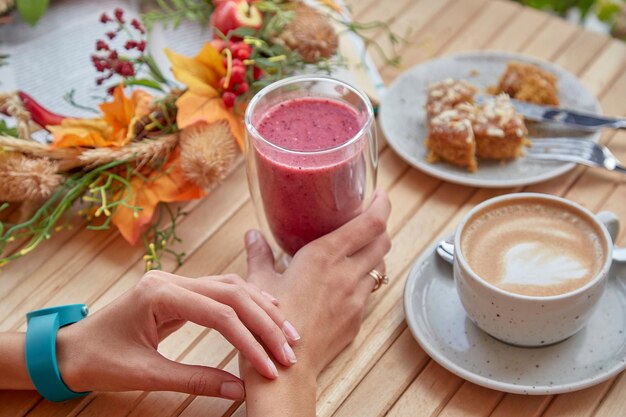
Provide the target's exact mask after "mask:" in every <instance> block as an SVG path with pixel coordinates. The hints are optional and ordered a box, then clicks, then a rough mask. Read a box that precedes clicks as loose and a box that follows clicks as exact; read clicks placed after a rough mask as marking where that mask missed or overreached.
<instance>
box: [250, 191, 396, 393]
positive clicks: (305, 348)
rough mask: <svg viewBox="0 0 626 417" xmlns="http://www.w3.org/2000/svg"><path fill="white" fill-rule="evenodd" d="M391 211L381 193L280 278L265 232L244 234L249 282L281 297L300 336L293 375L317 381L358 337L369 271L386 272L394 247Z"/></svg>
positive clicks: (302, 254) (310, 247) (368, 290)
mask: <svg viewBox="0 0 626 417" xmlns="http://www.w3.org/2000/svg"><path fill="white" fill-rule="evenodd" d="M390 210H391V206H390V203H389V200H388V199H387V197H386V195H384V194H383V193H382V192H377V193H376V194H375V196H374V199H373V201H372V203H371V205H370V206H369V207H368V208H367V210H365V211H364V212H363V213H362V214H361V215H359V216H357V217H356V218H354V219H353V220H351V221H350V222H348V223H347V224H345V225H344V226H342V227H340V228H339V229H337V230H336V231H334V232H332V233H330V234H328V235H326V236H324V237H322V238H320V239H318V240H316V241H314V242H311V243H310V244H308V245H307V246H305V247H303V248H302V249H301V250H300V251H298V253H296V255H295V256H294V258H293V260H292V261H291V263H290V265H289V267H288V268H287V270H286V271H285V272H284V273H283V274H282V275H280V274H277V273H276V271H275V270H274V259H273V257H272V252H271V250H270V248H269V246H268V245H267V242H266V241H265V239H263V237H262V236H261V234H260V233H259V232H257V231H250V232H248V234H247V235H246V249H247V252H248V273H249V275H248V282H250V283H253V284H255V285H256V286H258V287H259V288H261V289H263V290H266V291H268V292H269V293H272V294H273V295H275V296H276V297H278V299H279V300H280V308H281V311H283V312H284V313H285V314H287V315H288V316H289V317H290V318H291V319H292V321H293V324H294V325H295V326H296V327H297V328H298V331H299V332H300V335H301V336H302V338H301V340H300V341H298V343H297V345H296V352H297V354H298V364H297V365H296V366H294V368H293V370H294V372H296V371H297V369H299V370H303V369H306V370H307V372H311V373H312V374H313V376H314V377H315V378H317V376H318V375H319V373H320V372H321V370H322V369H323V368H324V367H325V366H326V365H327V364H328V363H329V362H330V361H331V360H332V359H333V358H334V357H335V356H336V355H337V354H338V353H339V352H340V351H341V350H342V349H343V348H345V347H346V346H347V345H348V344H349V343H350V342H351V341H352V340H353V339H354V337H355V336H356V335H357V333H358V330H359V327H360V325H361V320H362V317H363V311H364V307H365V303H366V301H367V298H368V296H369V294H370V293H371V291H372V289H373V288H374V285H375V281H374V280H373V279H372V278H371V277H370V276H369V275H368V272H369V271H371V270H372V269H376V270H378V271H379V272H381V273H383V272H384V263H383V256H384V255H385V254H386V253H387V252H388V251H389V249H390V247H391V242H390V239H389V236H388V235H387V233H386V224H387V220H388V218H389V213H390ZM242 376H245V374H244V373H242ZM244 379H245V378H244ZM246 384H248V381H247V380H246Z"/></svg>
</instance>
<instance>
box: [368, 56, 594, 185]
mask: <svg viewBox="0 0 626 417" xmlns="http://www.w3.org/2000/svg"><path fill="white" fill-rule="evenodd" d="M510 61H522V62H528V63H532V64H535V65H537V66H539V67H541V68H543V69H545V70H547V71H549V72H551V73H552V74H554V75H556V77H557V78H558V89H559V100H560V102H561V106H562V107H564V108H569V109H572V110H579V111H586V112H591V113H596V114H601V112H602V110H601V108H600V104H599V103H598V100H596V98H595V97H594V96H593V95H592V94H591V93H590V92H589V91H588V90H587V89H586V88H585V87H584V86H583V85H582V83H581V82H580V81H579V80H578V79H577V78H576V77H575V76H574V75H573V74H571V73H569V72H567V71H565V70H564V69H562V68H560V67H557V66H556V65H553V64H550V63H548V62H545V61H541V60H538V59H535V58H529V57H527V56H523V55H516V54H509V53H505V52H495V51H476V52H468V53H462V54H457V55H450V56H445V57H443V58H438V59H434V60H432V61H426V62H423V63H421V64H418V65H416V66H415V67H413V68H411V69H409V70H408V71H406V72H405V73H404V74H402V75H401V76H400V77H398V78H397V79H396V80H395V81H394V82H393V84H391V86H390V87H389V89H388V90H387V92H386V93H385V95H384V96H383V98H382V100H381V103H380V116H379V117H380V124H381V128H382V131H383V133H384V134H385V137H386V138H387V141H388V143H389V145H390V146H391V147H392V148H393V149H394V150H395V151H396V152H397V153H398V154H399V155H400V156H401V157H402V158H403V159H404V160H406V161H407V162H408V163H409V164H411V165H413V166H414V167H415V168H417V169H419V170H421V171H423V172H425V173H427V174H429V175H432V176H434V177H436V178H440V179H442V180H445V181H449V182H453V183H457V184H462V185H470V186H475V187H517V186H523V185H529V184H534V183H537V182H541V181H546V180H549V179H552V178H554V177H557V176H559V175H562V174H564V173H566V172H567V171H569V170H571V169H572V168H574V166H575V165H574V164H573V163H564V162H552V161H538V160H529V159H526V158H524V157H522V158H519V159H517V160H515V161H509V162H500V161H480V160H479V161H478V170H477V171H476V172H474V173H471V172H468V171H467V170H465V169H464V168H460V167H456V166H453V165H450V164H448V163H445V162H443V161H442V162H438V163H436V164H431V163H429V162H426V154H427V150H426V148H425V147H424V140H425V139H426V137H427V135H428V128H427V126H426V113H425V110H424V105H425V103H426V87H427V86H428V84H430V83H432V82H436V81H442V80H444V79H446V78H456V79H464V80H466V81H468V82H469V83H471V84H473V85H475V86H477V87H478V88H479V89H480V90H483V91H482V92H484V89H486V88H487V87H489V86H492V85H496V84H497V83H498V79H499V78H500V75H501V74H502V72H503V71H504V69H505V68H506V65H507V63H508V62H510ZM528 128H529V132H530V133H529V136H528V137H529V139H531V140H532V139H533V138H537V137H555V136H559V137H560V136H562V137H577V138H580V139H586V140H595V141H597V140H598V139H599V137H600V133H599V132H595V133H588V132H577V131H572V130H566V129H564V128H557V127H554V126H549V125H546V124H529V126H528Z"/></svg>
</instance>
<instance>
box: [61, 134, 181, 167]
mask: <svg viewBox="0 0 626 417" xmlns="http://www.w3.org/2000/svg"><path fill="white" fill-rule="evenodd" d="M177 143H178V134H175V135H166V136H161V137H159V138H156V139H144V140H142V141H141V142H132V143H130V144H129V145H126V146H124V147H122V148H95V149H87V150H84V151H83V152H82V153H80V155H78V156H77V157H76V158H74V159H70V160H63V161H59V167H60V169H61V170H62V171H66V170H69V169H72V168H77V167H81V166H84V167H87V168H93V167H96V166H98V165H103V164H108V163H109V162H113V161H121V160H129V161H134V162H135V164H136V165H137V166H138V167H141V166H143V165H144V164H146V163H149V162H153V161H155V160H158V159H161V158H166V157H167V155H168V154H169V153H170V152H171V151H172V149H174V147H175V146H176V144H177Z"/></svg>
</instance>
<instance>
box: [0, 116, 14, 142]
mask: <svg viewBox="0 0 626 417" xmlns="http://www.w3.org/2000/svg"><path fill="white" fill-rule="evenodd" d="M0 135H6V136H13V137H15V138H16V137H18V136H17V129H16V128H14V127H9V126H7V124H6V122H5V121H4V120H0Z"/></svg>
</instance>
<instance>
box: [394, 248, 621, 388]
mask: <svg viewBox="0 0 626 417" xmlns="http://www.w3.org/2000/svg"><path fill="white" fill-rule="evenodd" d="M435 248H436V245H433V246H432V247H430V248H429V249H428V250H426V252H424V254H423V255H422V256H421V257H420V259H419V260H418V261H417V263H416V264H415V266H414V267H413V269H412V270H411V272H410V273H409V277H408V280H407V283H406V286H405V289H404V310H405V313H406V319H407V322H408V325H409V328H410V329H411V332H412V333H413V336H414V337H415V339H417V341H418V342H419V344H420V345H421V346H422V348H423V349H424V350H425V351H426V353H428V354H429V355H430V357H431V358H433V359H434V360H435V361H436V362H438V363H439V364H440V365H441V366H443V367H444V368H446V369H448V370H449V371H450V372H452V373H454V374H456V375H458V376H460V377H461V378H464V379H466V380H468V381H471V382H473V383H476V384H478V385H482V386H485V387H488V388H492V389H496V390H500V391H506V392H511V393H515V394H537V395H538V394H557V393H563V392H569V391H575V390H578V389H582V388H586V387H589V386H592V385H595V384H598V383H600V382H602V381H605V380H607V379H608V378H610V377H612V376H614V375H616V374H618V373H619V372H620V371H622V370H624V369H625V368H626V263H620V264H617V263H616V264H614V265H613V268H612V270H611V276H610V277H609V282H608V285H607V287H606V291H605V293H604V295H603V297H602V299H601V300H600V304H599V306H598V308H597V309H596V311H595V312H594V313H593V315H592V317H591V319H590V321H589V323H588V324H587V326H585V328H583V330H581V331H580V332H578V333H577V334H575V335H574V336H572V337H571V338H569V339H567V340H565V341H563V342H560V343H557V344H555V345H552V346H547V347H538V348H522V347H516V346H511V345H508V344H506V343H503V342H500V341H498V340H496V339H494V338H492V337H491V336H489V335H487V334H486V333H484V332H483V331H482V330H480V329H479V328H478V327H476V326H475V325H474V324H473V323H472V322H471V321H470V320H469V319H468V318H467V316H466V315H465V310H463V306H462V305H461V301H460V300H459V297H458V295H457V292H456V288H455V286H454V279H453V276H452V266H451V265H450V264H448V263H446V262H445V261H443V260H442V259H440V258H439V256H438V255H437V254H436V252H435Z"/></svg>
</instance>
